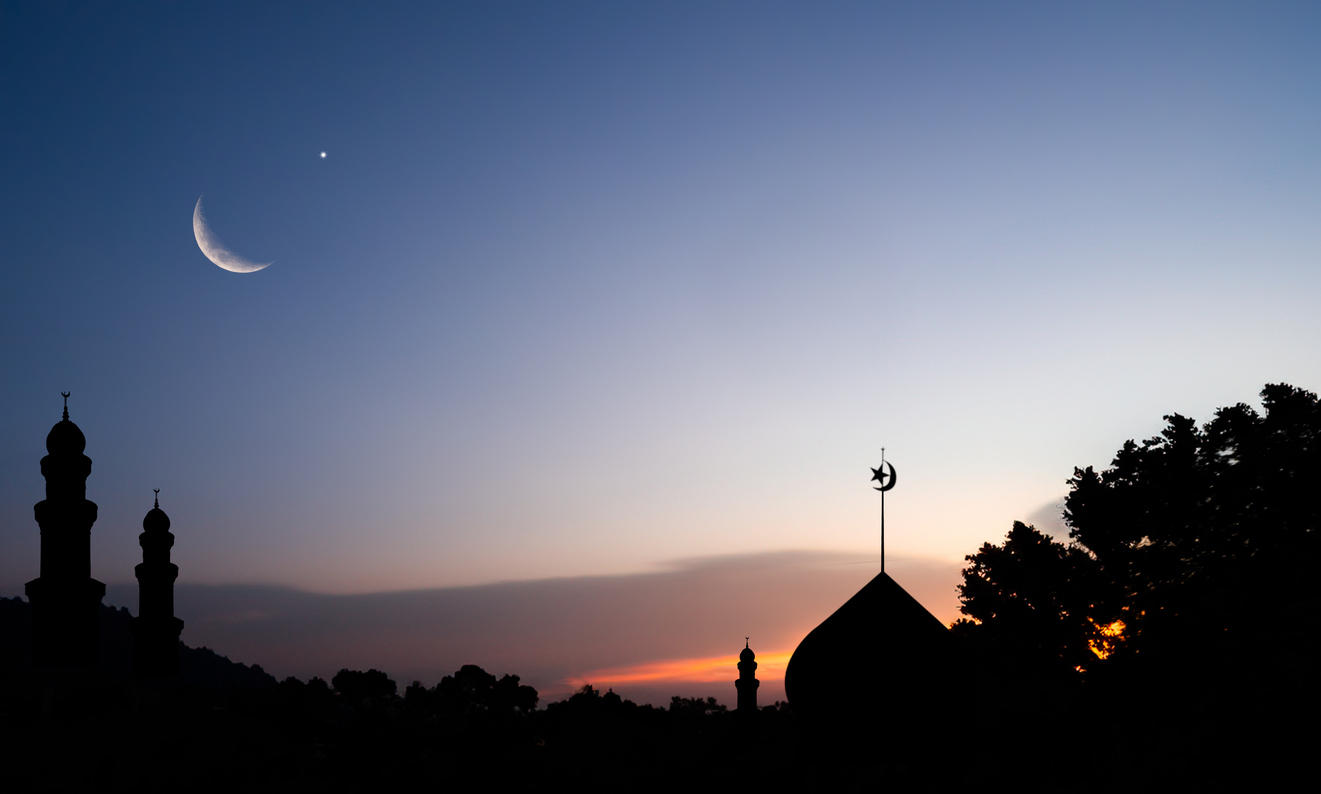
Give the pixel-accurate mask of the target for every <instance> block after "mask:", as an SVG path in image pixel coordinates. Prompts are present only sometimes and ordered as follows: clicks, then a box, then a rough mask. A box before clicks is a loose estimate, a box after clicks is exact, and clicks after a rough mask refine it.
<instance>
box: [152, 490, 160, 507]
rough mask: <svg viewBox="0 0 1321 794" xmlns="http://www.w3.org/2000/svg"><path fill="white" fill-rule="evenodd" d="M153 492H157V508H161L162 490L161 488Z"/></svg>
mask: <svg viewBox="0 0 1321 794" xmlns="http://www.w3.org/2000/svg"><path fill="white" fill-rule="evenodd" d="M151 490H153V491H155V492H156V507H160V506H161V489H160V488H152V489H151Z"/></svg>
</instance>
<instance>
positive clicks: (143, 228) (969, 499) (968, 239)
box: [0, 3, 1321, 640]
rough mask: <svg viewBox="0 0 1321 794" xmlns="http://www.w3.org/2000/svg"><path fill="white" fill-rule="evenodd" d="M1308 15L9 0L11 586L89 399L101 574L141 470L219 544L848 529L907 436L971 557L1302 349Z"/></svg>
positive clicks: (620, 550)
mask: <svg viewBox="0 0 1321 794" xmlns="http://www.w3.org/2000/svg"><path fill="white" fill-rule="evenodd" d="M1319 17H1321V11H1319V10H1318V9H1317V8H1316V7H1315V6H1312V5H1307V4H1272V5H1269V6H1266V7H1264V8H1263V7H1262V6H1260V5H1257V4H1246V3H1243V4H1208V3H1161V4H1151V3H1144V4H1131V5H1129V4H1104V5H1086V4H1058V3H1049V4H971V3H966V4H964V3H952V4H951V3H923V4H909V5H904V4H887V3H861V4H850V3H834V4H829V5H827V6H825V7H822V6H821V5H820V4H806V3H803V4H777V3H691V4H685V3H657V4H652V3H600V4H591V3H480V4H438V3H437V4H431V3H427V4H390V5H388V6H386V7H384V8H382V7H380V6H379V5H378V4H377V5H368V4H359V5H343V4H329V3H316V4H292V3H289V4H242V3H224V4H206V3H194V4H179V5H130V6H111V5H106V4H91V5H85V4H40V5H34V4H13V3H5V4H3V5H2V6H0V184H2V185H3V186H4V189H3V190H0V370H2V371H3V372H4V377H3V381H2V384H0V414H2V415H3V416H4V417H5V418H6V421H5V422H4V423H3V424H0V437H2V438H0V441H2V442H3V443H2V445H0V475H2V479H0V594H4V595H15V594H17V593H19V592H21V587H22V582H24V581H26V580H27V579H29V578H32V577H33V576H35V575H36V568H37V549H38V545H37V542H38V533H37V527H36V525H35V523H34V522H33V520H32V514H31V505H32V504H33V503H34V502H36V501H38V500H39V499H40V498H42V481H41V478H40V472H39V469H38V461H39V459H40V457H41V455H42V454H44V450H43V449H42V440H43V439H44V436H45V433H46V431H47V430H48V429H49V427H50V425H51V424H52V423H53V422H54V421H55V420H57V419H58V418H59V405H60V400H59V397H58V393H59V392H60V391H61V390H67V391H71V392H72V393H73V397H72V399H71V401H70V412H71V414H72V416H73V419H74V420H75V421H76V422H78V423H79V425H80V426H81V427H82V429H83V430H84V432H85V433H86V435H87V437H88V449H87V453H88V455H89V456H90V457H91V458H92V459H93V461H94V463H93V474H92V477H91V479H89V481H88V497H89V498H90V499H92V500H94V501H96V502H98V503H99V504H100V506H101V509H100V519H99V520H98V523H97V525H96V526H95V528H94V529H93V555H94V563H93V566H94V570H93V574H94V575H95V576H97V577H98V578H100V579H102V580H104V581H108V582H112V583H115V582H128V581H131V577H132V565H133V564H134V563H135V562H136V561H137V560H138V559H140V558H139V557H138V556H137V555H138V554H139V550H138V548H137V543H136V534H137V532H138V531H140V530H139V526H140V521H141V517H142V515H143V514H144V513H145V512H146V510H147V509H148V508H149V507H150V499H151V489H152V488H161V500H162V501H161V503H162V507H164V508H165V509H166V510H167V511H168V512H169V514H170V515H171V518H172V519H173V521H174V531H175V533H176V535H177V536H178V538H179V541H178V543H177V545H176V550H175V558H176V561H177V562H179V564H180V566H181V569H182V574H181V581H184V580H188V581H189V582H192V583H195V584H207V585H218V584H235V583H240V584H272V585H284V586H291V587H296V588H302V589H306V590H313V591H317V592H323V593H326V592H329V593H365V592H373V591H380V590H398V589H407V588H426V587H450V586H458V585H475V584H482V583H490V582H498V581H507V580H528V579H544V578H552V577H573V576H587V575H623V574H640V573H645V572H648V571H654V570H658V566H664V565H665V564H667V563H668V562H670V561H674V560H691V559H697V558H704V557H712V558H719V557H721V556H722V555H739V554H761V553H773V552H779V551H784V550H807V551H818V552H830V553H848V554H854V555H855V556H857V557H858V558H859V559H865V558H866V556H867V555H869V554H873V553H874V549H875V543H876V523H877V506H876V499H875V495H874V492H872V491H870V490H869V488H868V483H867V477H868V476H869V473H868V471H867V468H868V467H869V466H875V465H877V462H878V459H879V453H880V448H881V447H882V446H885V447H886V448H887V455H888V457H889V458H890V459H891V460H892V461H893V462H894V463H895V465H896V466H897V467H898V469H899V471H900V485H899V487H897V488H896V489H895V490H894V491H893V492H891V494H890V497H891V498H890V499H889V500H888V501H887V510H888V512H887V531H888V539H889V546H888V554H889V555H890V556H891V558H893V559H910V560H925V561H929V562H932V563H933V564H934V563H937V562H938V563H941V564H945V565H947V566H954V567H957V565H958V563H959V561H960V560H961V559H962V556H963V555H964V554H968V553H972V552H973V551H975V549H976V548H977V546H978V545H979V544H980V543H982V542H983V541H986V540H996V539H999V538H1001V537H1003V535H1004V533H1005V532H1006V531H1007V530H1008V529H1009V526H1010V523H1011V522H1012V521H1013V520H1014V519H1018V518H1034V517H1036V518H1035V520H1039V521H1041V520H1044V518H1043V517H1044V516H1045V515H1046V514H1045V513H1042V509H1043V508H1044V507H1046V506H1047V505H1049V504H1050V503H1052V502H1053V501H1054V500H1057V499H1058V498H1059V497H1061V496H1062V495H1063V494H1064V491H1065V484H1064V481H1065V480H1066V479H1067V478H1068V476H1069V475H1070V474H1071V472H1072V468H1073V467H1074V466H1075V465H1079V466H1082V465H1097V466H1102V465H1105V464H1106V463H1108V462H1109V460H1110V457H1111V456H1112V455H1113V453H1114V451H1115V450H1116V449H1117V448H1118V447H1119V445H1120V444H1121V443H1122V442H1123V441H1124V440H1125V439H1127V438H1133V437H1139V438H1140V437H1145V436H1149V435H1152V434H1154V433H1155V432H1157V431H1158V430H1159V427H1160V419H1161V416H1162V415H1163V414H1166V413H1171V412H1176V411H1177V412H1181V413H1185V414H1188V415H1192V416H1194V417H1196V418H1198V419H1207V418H1209V417H1210V414H1211V412H1212V411H1213V410H1214V409H1215V408H1216V407H1218V406H1222V405H1228V404H1232V403H1236V402H1240V401H1244V402H1255V399H1256V394H1257V392H1258V391H1259V390H1260V388H1261V387H1262V386H1263V385H1264V384H1265V383H1267V382H1278V381H1284V382H1289V383H1292V384H1294V385H1296V386H1299V387H1302V388H1308V389H1312V390H1316V389H1318V388H1321V363H1319V362H1321V358H1318V356H1317V350H1316V345H1317V343H1316V340H1317V339H1318V338H1321V333H1319V332H1321V319H1318V318H1319V317H1321V312H1317V311H1316V308H1315V307H1316V306H1317V305H1318V298H1321V269H1319V268H1318V266H1317V262H1318V253H1321V233H1319V232H1318V228H1319V226H1318V224H1317V222H1316V218H1317V214H1318V209H1319V208H1321V187H1319V186H1321V179H1319V177H1321V171H1319V166H1321V159H1319V158H1318V148H1317V145H1316V142H1317V141H1318V140H1321V102H1319V101H1318V100H1319V99H1321V97H1319V94H1318V92H1319V91H1321V89H1318V85H1321V83H1318V81H1317V79H1316V77H1317V75H1318V73H1319V69H1318V67H1319V66H1321V64H1319V63H1318V60H1319V59H1321V54H1318V51H1317V48H1316V47H1315V40H1316V34H1317V32H1318V22H1321V19H1319ZM322 151H325V152H326V153H327V156H326V157H325V158H324V159H323V158H321V157H320V153H321V152H322ZM202 195H204V196H205V202H206V209H207V215H208V218H209V220H210V222H211V225H212V228H213V229H214V230H215V231H216V233H217V234H219V235H220V237H221V238H222V239H223V240H224V241H225V242H226V243H227V244H228V245H229V246H230V247H231V248H233V249H234V250H236V251H238V252H239V253H240V254H242V255H243V256H246V257H248V258H251V259H254V260H258V261H270V260H274V264H273V265H272V266H271V267H269V268H267V269H265V270H262V271H260V272H257V273H251V274H234V273H229V272H226V271H223V270H221V269H220V268H218V267H216V266H214V265H213V264H211V263H210V262H209V261H208V260H207V259H206V258H205V257H204V256H203V255H202V253H201V252H200V251H199V249H198V246H197V244H196V242H195V241H194V238H193V233H192V229H191V225H190V222H191V215H192V209H193V205H194V203H195V202H196V201H197V199H198V197H199V196H202ZM953 603H954V595H953V593H952V591H951V592H950V593H949V596H948V599H947V601H946V602H945V603H944V604H938V605H929V606H931V607H932V609H933V611H936V612H937V614H946V613H948V612H949V611H950V610H951V609H952V605H953ZM823 617H824V616H823ZM733 635H737V636H742V635H741V634H740V633H739V630H737V629H733V630H732V631H731V636H733ZM187 639H188V637H185V640H187Z"/></svg>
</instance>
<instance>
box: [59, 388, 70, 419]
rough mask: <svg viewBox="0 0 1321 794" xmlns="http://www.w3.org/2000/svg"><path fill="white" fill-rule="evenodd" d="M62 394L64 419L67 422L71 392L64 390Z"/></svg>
mask: <svg viewBox="0 0 1321 794" xmlns="http://www.w3.org/2000/svg"><path fill="white" fill-rule="evenodd" d="M60 395H61V396H63V397H64V421H66V422H67V421H69V393H68V392H67V391H62V392H60Z"/></svg>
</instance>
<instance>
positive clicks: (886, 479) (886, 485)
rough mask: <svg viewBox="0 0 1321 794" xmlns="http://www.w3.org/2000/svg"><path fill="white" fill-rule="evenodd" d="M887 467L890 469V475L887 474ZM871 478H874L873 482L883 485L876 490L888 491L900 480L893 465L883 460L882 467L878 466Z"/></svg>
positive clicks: (872, 471)
mask: <svg viewBox="0 0 1321 794" xmlns="http://www.w3.org/2000/svg"><path fill="white" fill-rule="evenodd" d="M886 466H889V467H890V473H889V474H886V473H885V467H886ZM871 478H872V482H878V483H880V484H881V485H880V487H879V488H876V490H878V491H888V490H890V489H891V488H893V487H894V484H895V482H896V481H897V480H898V479H899V476H898V475H897V474H895V473H894V464H893V463H890V462H889V461H888V460H882V461H881V465H880V466H877V467H876V468H874V469H872V470H871Z"/></svg>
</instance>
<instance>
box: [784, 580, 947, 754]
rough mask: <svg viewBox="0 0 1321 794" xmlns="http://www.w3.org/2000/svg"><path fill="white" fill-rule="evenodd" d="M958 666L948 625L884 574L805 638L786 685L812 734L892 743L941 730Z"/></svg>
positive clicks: (921, 738)
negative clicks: (940, 718) (940, 721)
mask: <svg viewBox="0 0 1321 794" xmlns="http://www.w3.org/2000/svg"><path fill="white" fill-rule="evenodd" d="M961 668H962V665H961V664H960V663H959V661H958V659H957V658H956V651H955V648H954V647H953V641H952V637H951V636H950V633H949V630H948V629H947V628H945V625H944V624H943V623H941V622H940V620H938V619H937V618H936V617H935V616H934V615H932V614H931V613H930V612H928V611H927V609H926V608H925V607H923V606H922V604H920V603H919V602H918V601H917V599H915V598H913V597H912V596H911V595H909V594H908V592H907V591H906V590H904V589H903V588H902V587H900V586H899V584H898V583H897V582H895V581H894V580H893V579H891V578H890V577H889V576H888V575H887V574H885V573H883V572H882V573H880V574H878V575H877V576H876V578H874V579H872V580H871V581H870V582H869V583H867V585H866V586H865V587H863V588H862V589H861V590H859V591H858V592H857V593H856V594H855V595H854V596H853V597H852V598H850V599H849V600H848V601H846V602H845V603H844V605H843V606H841V607H840V608H839V609H837V610H835V612H834V613H833V614H831V615H830V617H828V618H826V619H825V620H824V621H822V622H821V625H819V626H817V627H816V628H815V629H813V630H812V631H810V632H809V633H808V635H807V636H806V637H804V638H803V641H802V642H801V643H799V644H798V647H797V648H796V649H795V650H794V653H793V656H792V657H790V659H789V666H788V668H786V670H785V675H784V689H785V695H786V696H787V697H788V700H789V703H790V704H791V705H792V706H793V709H794V712H795V713H797V714H800V715H802V717H803V719H804V720H805V722H806V724H808V725H809V726H811V727H812V729H813V730H814V731H815V732H819V733H821V734H822V735H830V736H833V737H835V738H838V739H846V738H849V739H853V740H857V741H862V742H864V744H865V743H867V742H875V741H876V740H878V739H883V740H884V741H885V742H886V743H887V745H893V746H894V747H895V748H896V749H897V748H898V747H900V746H903V744H904V743H910V744H911V743H913V742H921V741H926V740H929V739H930V736H931V735H933V732H935V731H937V730H938V727H937V725H936V724H935V723H934V722H933V719H934V718H935V715H944V714H947V713H948V712H947V711H946V710H944V707H945V706H946V703H945V701H947V700H949V698H950V697H951V696H953V695H954V693H958V692H961V690H962V687H961V684H962V678H963V675H962V669H961Z"/></svg>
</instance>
